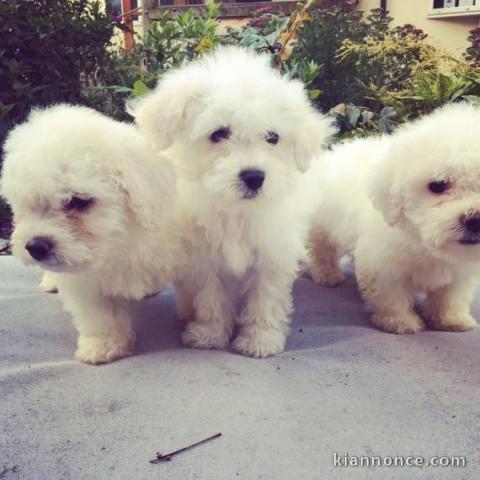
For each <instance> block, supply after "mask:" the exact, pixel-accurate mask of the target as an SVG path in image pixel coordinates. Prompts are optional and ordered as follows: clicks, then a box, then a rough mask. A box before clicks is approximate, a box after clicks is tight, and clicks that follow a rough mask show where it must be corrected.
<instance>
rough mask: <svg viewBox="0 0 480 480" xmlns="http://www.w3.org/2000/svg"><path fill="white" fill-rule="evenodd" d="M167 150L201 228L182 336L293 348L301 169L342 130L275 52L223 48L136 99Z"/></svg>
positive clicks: (263, 352)
mask: <svg viewBox="0 0 480 480" xmlns="http://www.w3.org/2000/svg"><path fill="white" fill-rule="evenodd" d="M130 110H131V111H132V113H133V115H134V116H135V119H136V122H137V124H138V125H139V126H140V129H141V130H142V131H143V132H144V133H145V135H146V136H147V137H148V138H149V139H150V141H151V142H152V143H153V144H154V145H155V147H156V148H157V149H158V150H164V149H167V148H168V149H169V150H168V153H169V155H170V156H171V158H172V159H173V160H174V161H175V162H176V167H178V168H177V173H178V175H179V183H178V185H179V187H178V189H179V201H180V202H181V203H182V205H183V209H184V210H185V211H186V212H188V214H189V215H190V218H191V220H192V223H193V224H194V226H195V229H196V232H195V237H194V240H193V241H192V243H194V244H195V254H194V255H192V257H191V264H190V266H189V273H188V275H186V276H185V277H184V278H183V279H182V281H181V282H177V284H176V290H177V295H178V297H179V313H180V315H181V316H182V317H186V318H187V319H189V320H190V323H188V325H187V326H186V329H185V331H184V332H183V337H182V338H183V342H184V344H185V345H187V346H190V347H194V348H224V347H226V346H227V345H228V344H229V342H230V339H231V337H232V334H233V330H234V324H235V323H236V324H237V326H238V334H237V336H236V338H235V340H234V342H233V347H234V349H235V350H236V351H238V352H240V353H242V354H245V355H249V356H253V357H267V356H269V355H273V354H276V353H279V352H281V351H282V350H283V349H284V347H285V341H286V335H287V332H288V324H289V313H290V311H291V307H292V301H291V289H292V283H293V281H294V279H295V276H296V272H297V263H298V261H299V258H300V257H301V255H302V253H303V251H304V247H305V242H304V240H305V241H306V237H307V235H308V222H307V221H306V215H307V213H306V211H307V210H308V206H309V202H310V200H309V199H308V198H306V197H307V196H306V195H304V194H303V192H302V189H301V185H302V172H304V171H305V170H306V169H307V167H308V166H309V162H310V159H311V158H312V157H314V156H315V155H316V154H318V152H319V151H321V150H322V148H323V146H324V144H325V142H326V141H327V139H328V137H329V136H330V135H331V134H332V133H333V128H332V127H331V125H330V122H329V121H328V120H326V118H325V117H324V116H322V115H320V114H318V113H316V112H315V110H314V109H313V108H312V106H311V105H310V102H309V100H308V98H307V95H306V92H305V90H304V88H303V86H302V84H301V83H299V82H297V81H291V80H288V79H287V78H285V77H282V76H281V75H280V74H279V73H278V72H276V71H275V70H273V69H272V68H271V67H270V66H269V60H268V58H267V57H264V56H259V55H256V54H255V53H253V52H249V51H247V50H243V49H240V48H232V47H230V48H221V49H218V50H216V51H215V52H213V53H211V54H209V55H206V56H205V57H204V58H202V59H201V60H200V61H197V62H193V63H191V64H189V65H187V66H185V67H183V68H180V69H178V70H175V71H172V72H171V73H169V74H167V75H165V76H164V77H163V78H162V79H161V80H160V82H159V84H158V86H157V87H156V89H155V90H154V91H153V93H151V94H150V95H147V96H146V97H145V98H143V99H141V100H140V101H139V102H138V103H137V104H133V105H132V106H131V109H130Z"/></svg>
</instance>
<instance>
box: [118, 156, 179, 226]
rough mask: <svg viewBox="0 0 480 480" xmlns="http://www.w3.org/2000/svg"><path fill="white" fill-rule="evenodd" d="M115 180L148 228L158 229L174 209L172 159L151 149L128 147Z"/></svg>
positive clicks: (141, 221) (140, 220)
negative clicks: (168, 213)
mask: <svg viewBox="0 0 480 480" xmlns="http://www.w3.org/2000/svg"><path fill="white" fill-rule="evenodd" d="M115 179H116V182H117V183H118V185H119V187H120V189H121V190H122V191H123V192H124V194H125V196H126V199H127V205H128V207H129V209H130V210H131V211H132V213H133V214H134V215H135V218H136V219H137V220H138V221H139V222H140V223H141V224H142V225H143V226H144V227H145V228H149V229H155V228H157V227H158V226H160V225H161V224H162V222H163V220H164V219H165V214H166V213H167V212H169V211H171V210H172V208H174V207H173V205H174V201H175V195H176V175H175V170H174V167H173V165H172V163H171V161H170V160H169V159H168V158H166V157H163V156H160V155H156V154H155V153H153V152H151V151H149V150H148V151H142V150H140V151H139V150H138V149H135V150H134V149H127V151H126V155H125V156H124V157H123V158H122V159H121V160H120V161H119V162H118V163H117V165H116V167H115Z"/></svg>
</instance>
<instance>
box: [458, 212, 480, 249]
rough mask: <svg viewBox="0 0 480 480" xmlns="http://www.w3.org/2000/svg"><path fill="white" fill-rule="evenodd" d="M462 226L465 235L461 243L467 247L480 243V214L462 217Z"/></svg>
mask: <svg viewBox="0 0 480 480" xmlns="http://www.w3.org/2000/svg"><path fill="white" fill-rule="evenodd" d="M460 224H461V225H462V230H463V233H464V234H463V236H462V238H461V239H460V243H463V244H467V245H475V244H477V243H480V213H475V214H473V215H468V216H463V217H461V218H460Z"/></svg>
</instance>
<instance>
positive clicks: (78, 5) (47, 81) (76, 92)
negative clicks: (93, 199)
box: [0, 0, 115, 228]
mask: <svg viewBox="0 0 480 480" xmlns="http://www.w3.org/2000/svg"><path fill="white" fill-rule="evenodd" d="M100 5H101V4H100V2H99V1H93V0H75V1H74V0H17V1H15V0H10V1H2V2H1V3H0V38H1V39H2V44H1V46H0V166H1V158H2V145H3V142H4V139H5V136H6V133H7V132H8V130H9V129H10V128H11V127H12V126H13V125H15V124H16V123H18V122H21V121H23V120H24V119H25V117H26V115H27V114H28V112H29V111H30V110H31V108H32V107H34V106H45V105H49V104H51V103H55V102H60V101H67V102H80V103H84V102H85V98H84V95H83V89H84V88H85V86H87V85H89V84H94V83H95V82H96V81H97V79H98V77H100V76H101V75H102V72H103V71H104V70H105V65H106V63H107V62H108V60H109V53H108V47H109V46H110V45H111V37H112V34H113V30H114V28H115V25H114V23H113V22H112V21H111V20H110V19H108V18H107V16H106V15H105V13H104V12H103V10H102V8H101V6H100ZM8 221H9V215H8V209H7V208H6V206H5V205H4V204H0V228H1V225H2V224H6V223H8Z"/></svg>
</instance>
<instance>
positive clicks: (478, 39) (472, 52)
mask: <svg viewBox="0 0 480 480" xmlns="http://www.w3.org/2000/svg"><path fill="white" fill-rule="evenodd" d="M468 41H469V42H470V46H469V47H468V48H467V51H466V52H465V58H466V60H467V61H468V62H470V64H471V65H472V67H475V68H480V27H477V28H474V29H473V30H471V31H470V34H469V35H468Z"/></svg>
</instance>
